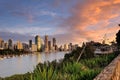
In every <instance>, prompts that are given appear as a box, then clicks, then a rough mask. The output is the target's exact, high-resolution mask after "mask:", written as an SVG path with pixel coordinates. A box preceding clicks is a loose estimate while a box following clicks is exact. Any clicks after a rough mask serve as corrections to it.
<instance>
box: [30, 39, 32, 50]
mask: <svg viewBox="0 0 120 80" xmlns="http://www.w3.org/2000/svg"><path fill="white" fill-rule="evenodd" d="M29 47H30V48H31V47H32V40H29Z"/></svg>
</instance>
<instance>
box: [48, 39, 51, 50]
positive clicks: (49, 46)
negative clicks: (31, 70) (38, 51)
mask: <svg viewBox="0 0 120 80" xmlns="http://www.w3.org/2000/svg"><path fill="white" fill-rule="evenodd" d="M48 48H49V52H50V51H51V41H48Z"/></svg>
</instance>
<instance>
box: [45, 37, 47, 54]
mask: <svg viewBox="0 0 120 80" xmlns="http://www.w3.org/2000/svg"><path fill="white" fill-rule="evenodd" d="M45 52H48V35H45Z"/></svg>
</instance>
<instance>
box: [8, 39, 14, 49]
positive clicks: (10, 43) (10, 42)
mask: <svg viewBox="0 0 120 80" xmlns="http://www.w3.org/2000/svg"><path fill="white" fill-rule="evenodd" d="M12 43H13V42H12V39H9V40H8V48H9V49H13V45H12Z"/></svg>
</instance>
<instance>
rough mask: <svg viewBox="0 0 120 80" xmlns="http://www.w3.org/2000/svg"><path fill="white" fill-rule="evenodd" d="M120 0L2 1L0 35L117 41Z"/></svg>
mask: <svg viewBox="0 0 120 80" xmlns="http://www.w3.org/2000/svg"><path fill="white" fill-rule="evenodd" d="M118 24H120V0H0V37H1V38H2V39H4V40H6V41H7V40H8V39H13V40H14V41H17V40H20V41H22V42H28V40H29V39H32V40H34V37H35V35H40V36H41V38H42V39H43V40H44V36H45V35H48V36H49V40H51V39H52V38H53V37H55V38H56V39H57V42H58V44H65V43H70V42H72V43H73V44H82V43H83V42H88V41H98V42H101V41H102V40H103V39H104V38H103V37H104V35H106V38H107V40H108V42H110V41H113V40H115V35H116V33H117V32H118V30H119V29H120V28H119V26H118Z"/></svg>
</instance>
